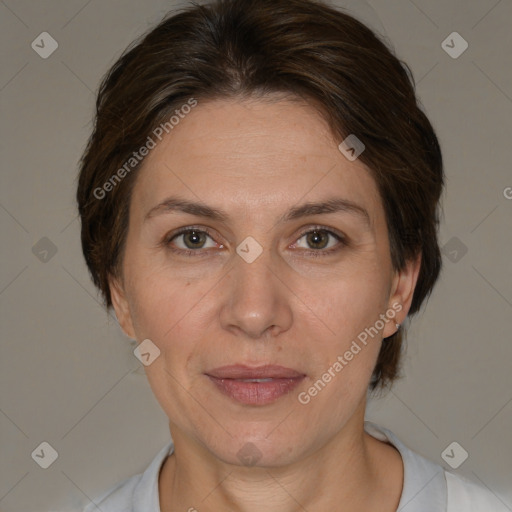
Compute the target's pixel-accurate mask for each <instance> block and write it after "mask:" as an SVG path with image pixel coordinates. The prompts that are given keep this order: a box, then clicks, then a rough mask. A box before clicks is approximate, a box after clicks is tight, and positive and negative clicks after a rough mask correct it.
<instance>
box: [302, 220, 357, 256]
mask: <svg viewBox="0 0 512 512" xmlns="http://www.w3.org/2000/svg"><path fill="white" fill-rule="evenodd" d="M302 239H304V240H305V246H304V245H302V246H301V244H300V240H302ZM294 245H295V246H296V247H299V248H302V249H305V251H306V252H307V253H308V254H310V255H312V256H328V255H329V254H332V253H334V252H337V251H338V250H340V249H342V248H343V246H346V245H348V244H347V242H346V240H345V237H344V236H342V235H341V234H337V233H334V232H333V231H331V230H329V229H325V228H320V227H317V228H314V229H311V230H309V231H306V232H304V233H302V235H301V236H300V238H299V239H298V241H297V242H296V243H295V244H294ZM311 249H312V250H311Z"/></svg>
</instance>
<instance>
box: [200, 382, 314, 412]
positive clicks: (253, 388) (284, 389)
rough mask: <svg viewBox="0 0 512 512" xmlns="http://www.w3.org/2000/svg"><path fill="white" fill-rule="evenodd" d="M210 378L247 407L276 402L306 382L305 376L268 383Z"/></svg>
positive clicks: (226, 393) (221, 389)
mask: <svg viewBox="0 0 512 512" xmlns="http://www.w3.org/2000/svg"><path fill="white" fill-rule="evenodd" d="M208 377H209V379H210V380H211V381H212V382H213V383H214V384H215V385H216V386H217V388H218V389H219V390H220V391H221V392H222V393H224V394H225V395H227V396H229V397H230V398H232V399H233V400H236V401H237V402H240V403H242V404H246V405H266V404H270V403H272V402H275V401H276V400H278V399H279V398H281V397H282V396H284V395H287V394H288V393H290V392H291V391H292V390H293V389H295V388H296V387H297V386H298V385H299V384H300V383H301V382H302V381H303V380H304V376H303V377H295V378H293V379H272V380H271V381H268V382H243V381H241V380H236V379H219V378H217V377H212V376H211V375H208Z"/></svg>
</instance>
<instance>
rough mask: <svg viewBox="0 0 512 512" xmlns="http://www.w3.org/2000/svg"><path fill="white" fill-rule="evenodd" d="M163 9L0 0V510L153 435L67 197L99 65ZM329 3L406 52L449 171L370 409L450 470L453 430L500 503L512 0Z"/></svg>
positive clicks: (154, 427) (86, 474) (86, 487)
mask: <svg viewBox="0 0 512 512" xmlns="http://www.w3.org/2000/svg"><path fill="white" fill-rule="evenodd" d="M174 5H176V4H175V3H174V2H170V1H168V2H164V1H158V0H145V1H134V0H130V1H117V0H116V1H114V0H112V1H103V2H100V1H99V0H91V1H87V0H66V1H63V0H62V1H57V0H45V1H37V2H34V1H29V0H1V1H0V15H1V30H0V37H1V40H2V44H1V45H0V52H1V54H2V67H1V69H2V75H1V79H0V91H1V92H0V99H1V108H2V123H1V134H0V140H1V144H2V175H1V176H2V187H1V197H0V222H1V229H2V242H3V243H2V261H3V262H4V263H3V265H2V269H1V274H0V300H1V320H2V356H1V363H0V364H1V367H0V390H1V391H0V393H1V402H0V440H1V461H0V510H2V511H4V512H15V511H24V512H29V511H43V510H44V511H48V510H53V511H54V510H75V509H76V510H79V509H80V507H82V506H84V505H85V504H86V503H88V497H93V496H94V495H97V494H98V493H100V492H101V491H103V490H105V489H106V488H108V487H110V486H112V485H114V484H115V483H117V482H119V481H120V480H121V479H123V478H126V477H128V476H130V475H133V474H135V473H138V472H141V471H142V470H143V469H145V467H146V466H147V464H148V463H149V462H150V460H151V459H152V458H153V457H154V455H155V454H156V452H157V451H158V450H159V449H160V448H161V447H162V446H163V445H164V444H165V443H166V442H167V441H168V437H169V431H168V425H167V417H166V416H165V414H164V413H163V411H161V409H160V406H159V405H158V403H157V402H156V399H155V398H154V397H153V394H152V392H151V389H150V388H149V385H148V383H147V381H146V378H145V376H144V372H143V369H142V364H141V363H139V361H138V360H137V359H136V358H135V356H134V355H133V349H134V347H135V345H134V342H131V341H130V340H128V339H126V338H125V337H124V335H123V334H122V333H121V331H120V329H119V327H118V325H117V322H116V320H115V318H114V317H113V316H111V317H109V316H107V315H106V313H105V312H104V310H102V308H101V304H100V302H99V299H98V296H97V294H96V291H95V289H94V287H93V285H92V283H91V282H90V280H89V277H88V274H87V270H86V267H85V263H84V261H83V257H82V254H81V251H80V242H79V222H78V220H77V218H76V216H77V212H76V209H75V204H74V194H75V187H76V176H77V161H78V159H79V157H80V155H81V152H82V150H83V148H84V145H85V142H86V140H87V137H88V135H89V133H90V130H91V120H92V114H93V101H94V91H95V90H96V89H97V87H98V84H99V81H100V78H101V77H102V75H103V74H104V73H105V72H106V71H107V69H108V68H109V67H110V66H111V65H112V64H113V63H114V61H115V60H116V59H117V58H118V57H119V55H120V54H121V52H122V51H123V50H124V48H125V47H126V46H127V45H128V44H129V43H130V42H131V41H132V40H133V39H134V38H135V37H137V36H138V35H140V34H141V33H142V32H144V31H146V30H147V29H148V28H149V27H150V26H151V25H152V24H153V23H155V22H157V21H159V20H160V18H161V17H162V16H163V15H164V14H165V12H166V11H167V10H169V9H170V8H172V7H173V6H174ZM338 5H340V6H348V7H349V8H350V9H351V10H352V13H354V14H355V15H357V16H358V17H360V18H361V19H362V20H363V21H366V22H367V23H368V24H369V25H370V26H372V27H373V28H374V29H376V30H378V31H379V32H380V33H381V34H385V35H387V37H388V38H389V40H390V42H391V44H392V45H393V46H394V48H395V49H396V52H397V54H398V56H399V58H401V59H403V60H405V61H406V62H407V63H408V64H409V65H410V67H411V69H412V71H413V74H414V77H415V78H416V81H417V84H418V95H419V97H420V99H421V101H422V103H423V105H424V108H425V110H426V112H427V114H428V115H429V117H430V119H431V120H432V123H433V125H434V127H435V129H436V130H437V133H438V136H439V139H440V142H441V145H442V149H443V152H444V158H445V164H446V173H447V191H446V193H445V195H444V216H443V222H442V227H441V231H440V241H441V244H442V245H443V247H444V253H445V255H444V256H443V259H444V265H445V268H444V271H443V274H442V277H441V280H440V282H439V283H438V285H437V287H436V289H435V291H434V293H433V295H432V297H431V299H430V301H429V302H428V305H427V307H426V308H424V311H423V312H422V313H421V314H420V315H419V316H418V317H416V319H414V321H413V322H412V325H411V328H410V333H409V342H408V352H407V356H406V360H405V374H406V377H405V378H404V379H403V380H402V381H400V382H398V383H397V384H396V386H395V387H394V389H393V391H391V392H390V393H388V394H387V395H386V396H385V397H383V398H381V399H380V400H376V401H373V402H372V403H371V404H370V406H369V409H368V419H370V420H372V421H375V422H377V423H380V424H382V425H384V426H386V427H388V428H390V429H392V430H393V431H394V432H395V433H396V434H397V435H398V436H399V437H400V438H401V439H402V440H403V441H404V442H405V443H406V444H407V445H408V446H409V447H411V448H412V449H414V450H416V451H417V452H419V453H421V454H423V455H425V456H427V457H429V458H430V459H432V460H434V461H435V462H437V463H440V464H442V465H444V466H445V467H447V468H448V467H449V466H448V465H447V463H446V462H445V460H443V458H442V457H441V453H442V452H443V450H444V449H445V448H446V447H447V446H448V445H449V444H450V443H452V442H453V441H457V442H458V443H459V444H460V445H461V446H462V447H463V448H464V449H465V450H466V451H467V452H468V453H469V457H468V459H467V460H466V461H465V462H464V463H463V464H462V465H461V466H460V467H459V468H458V469H457V470H456V472H459V473H461V474H465V475H468V476H470V477H472V478H474V479H477V480H479V481H481V483H482V484H483V485H486V486H487V487H488V488H490V489H491V490H492V492H494V493H495V494H496V496H497V497H498V498H499V499H500V500H501V501H502V502H503V503H504V504H505V505H506V506H507V507H508V508H509V509H510V510H512V490H511V489H510V487H511V486H510V482H511V481H512V442H511V436H510V432H512V405H511V401H512V385H511V384H512V379H511V374H510V361H511V359H512V344H511V343H510V341H511V338H512V334H511V333H512V322H511V317H512V315H511V313H512V263H511V257H510V255H511V254H512V229H511V226H512V222H511V221H512V199H511V197H512V189H510V188H507V187H512V172H511V162H512V150H511V148H512V143H511V141H510V136H511V134H512V122H511V119H512V80H511V78H512V67H511V65H510V55H511V53H512V37H511V32H512V31H511V25H512V2H510V1H509V0H501V1H496V0H472V1H467V0H435V1H431V0H429V1H426V0H414V1H412V0H396V1H395V0H393V1H384V0H371V1H370V2H368V3H363V2H356V1H353V2H341V1H340V2H338ZM43 31H47V32H49V33H50V34H51V36H52V37H53V38H54V39H55V40H56V41H57V42H58V45H59V46H58V49H57V50H56V51H55V52H54V53H53V54H52V55H51V56H49V57H48V58H47V59H43V58H41V57H40V56H39V55H38V54H37V53H36V52H35V51H34V50H33V49H32V47H31V43H32V41H34V40H35V39H36V38H37V37H38V36H39V34H40V33H42V32H43ZM454 31H456V32H458V33H459V34H460V35H461V36H462V37H463V38H464V39H465V40H466V41H467V42H468V44H469V47H468V49H467V50H466V51H465V52H464V53H462V54H461V55H460V56H459V57H458V58H455V59H454V58H452V57H451V56H450V55H448V53H447V52H446V51H445V50H444V49H443V47H442V46H441V43H442V42H443V41H444V40H445V39H446V38H447V37H448V35H449V34H451V33H452V32H454ZM449 44H452V43H449ZM454 44H455V43H454ZM457 44H458V43H457ZM457 48H458V46H456V49H457ZM507 196H508V198H507ZM44 237H46V238H47V239H48V240H46V239H44ZM41 239H43V240H42V241H41ZM34 246H35V247H34ZM466 249H467V252H466V253H465V252H464V251H465V250H466ZM55 250H56V253H55V254H53V252H55ZM44 251H47V252H46V253H45V252H44ZM52 251H53V252H52ZM43 441H46V442H48V443H49V444H50V445H51V446H52V447H53V448H54V449H55V450H56V451H57V452H58V458H57V459H56V460H55V462H54V463H53V464H52V465H51V466H50V467H49V468H48V469H42V468H41V467H39V465H38V464H36V462H35V460H34V459H33V458H32V456H31V454H32V452H33V451H34V450H35V449H36V448H37V447H38V446H39V445H40V443H41V442H43ZM456 455H457V454H456ZM457 456H458V455H457Z"/></svg>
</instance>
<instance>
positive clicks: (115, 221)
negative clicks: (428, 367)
mask: <svg viewBox="0 0 512 512" xmlns="http://www.w3.org/2000/svg"><path fill="white" fill-rule="evenodd" d="M443 183H444V176H443V166H442V156H441V151H440V148H439V144H438V141H437V138H436V135H435V133H434V131H433V128H432V126H431V124H430V122H429V121H428V119H427V118H426V116H425V114H424V113H423V112H422V110H421V109H420V108H419V105H418V101H417V99H416V97H415V92H414V87H413V84H412V79H411V77H410V73H409V72H408V68H407V66H406V65H405V64H403V63H402V62H401V61H399V60H398V59H397V58H396V57H395V56H394V55H393V54H392V52H391V51H390V50H389V49H388V48H387V47H386V46H385V45H384V44H383V43H382V42H381V41H380V40H379V39H378V38H377V37H376V36H375V34H374V33H373V32H372V31H370V30H369V29H368V28H367V27H365V26H364V25H363V24H361V23H360V22H358V21H357V20H355V19H354V18H352V17H350V16H348V15H347V14H344V13H342V12H340V11H337V10H335V9H333V8H330V7H328V6H327V5H324V4H322V3H320V2H312V1H309V0H291V1H288V0H287V1H284V0H283V1H281V0H280V1H276V0H246V1H242V0H227V1H217V2H214V3H211V4H207V5H204V6H193V7H191V8H189V9H186V10H184V11H183V12H181V13H178V14H174V15H172V16H170V17H168V18H167V19H166V20H164V21H163V22H162V23H161V24H160V25H159V26H157V27H156V28H154V29H153V30H151V32H149V33H148V34H147V35H146V36H145V37H144V38H143V39H142V40H141V41H140V42H139V43H138V44H136V45H135V46H133V47H132V48H131V49H130V50H129V51H127V52H126V53H125V54H124V55H123V56H122V57H121V58H120V59H119V61H118V62H117V63H116V64H115V65H114V66H113V68H112V69H111V70H110V72H109V73H108V75H107V76H106V78H105V79H104V81H103V83H102V85H101V88H100V92H99V95H98V101H97V115H96V123H95V128H94V132H93V134H92V136H91V139H90V141H89V144H88V147H87V149H86V151H85V153H84V156H83V159H82V162H81V172H80V178H79V185H78V192H77V199H78V204H79V211H80V215H81V220H82V245H83V253H84V256H85V259H86V262H87V265H88V267H89V269H90V272H91V275H92V278H93V280H94V282H95V284H96V285H97V286H98V288H99V289H100V290H101V292H102V293H103V296H104V298H105V304H106V306H107V308H111V307H113V308H114V310H115V313H116V316H117V318H118V320H119V323H120V325H121V327H122V329H123V331H124V332H125V334H126V335H127V336H129V337H131V338H133V339H136V340H137V341H138V342H139V343H140V345H139V347H138V356H139V357H140V359H141V361H142V362H143V363H144V367H145V370H146V374H147V377H148V379H149V382H150V385H151V388H152V389H153V392H154V393H155V396H156V398H157V399H158V401H159V403H160V404H161V406H162V408H163V410H164V411H165V413H166V414H167V416H168V418H169V428H170V433H171V436H172V442H170V443H169V444H168V445H167V446H165V447H163V449H162V450H161V452H160V453H159V454H158V455H157V456H156V457H155V459H154V460H153V462H152V463H151V464H150V466H149V467H148V468H147V470H146V471H145V472H144V473H143V474H141V475H136V476H134V477H132V478H130V479H127V480H125V481H123V482H121V483H120V484H119V485H118V486H116V487H115V488H114V489H110V490H108V491H107V492H106V493H105V494H104V495H103V496H100V497H98V498H97V499H96V500H95V503H96V504H97V505H98V507H99V508H100V510H102V511H104V512H107V511H121V510H123V511H124V510H133V511H150V512H156V511H158V510H161V511H162V512H163V511H173V512H174V511H182V510H183V511H185V510H188V511H195V510H198V511H200V512H202V511H219V510H234V511H235V510H236V511H253V510H254V511H261V510H265V511H280V512H283V511H285V512H287V511H295V510H307V511H310V512H313V511H325V510H343V511H359V512H366V511H375V510H378V511H380V512H392V511H396V510H401V511H402V510H403V511H411V512H412V511H414V512H419V511H428V512H438V511H439V512H440V511H446V510H448V511H454V510H457V511H463V510H464V511H465V510H468V511H469V510H470V511H482V512H483V511H485V512H488V511H490V510H499V509H498V506H499V503H497V502H496V500H495V499H494V497H492V496H491V495H489V494H488V493H487V492H486V491H484V490H483V489H481V488H479V487H477V486H476V485H475V484H472V483H470V482H469V481H467V480H464V479H462V478H461V477H458V476H455V475H453V474H451V473H447V472H445V471H444V470H443V468H442V467H440V466H438V465H436V464H434V463H432V462H430V461H427V460H426V459H424V458H423V457H421V456H419V455H418V454H415V453H414V452H412V451H410V450H409V449H408V448H406V447H405V446H404V445H403V444H402V443H401V442H400V441H399V440H398V439H397V438H396V437H395V436H394V435H393V434H392V433H391V432H390V431H388V430H386V429H383V428H381V427H378V426H377V425H372V424H369V423H365V422H364V413H365V406H366V397H367V391H368V390H377V389H385V388H386V387H389V386H390V385H391V383H392V382H393V380H394V379H395V378H396V376H397V372H398V367H399V362H400V361H399V359H400V351H401V344H402V337H403V329H402V328H401V327H400V326H401V324H402V323H403V322H404V320H405V319H406V317H407V316H411V315H413V314H414V313H416V312H417V311H418V310H419V308H420V306H421V305H422V303H423V302H424V301H425V300H426V299H427V297H428V296H429V294H430V293H431V291H432V289H433V287H434V284H435V282H436V280H437V278H438V275H439V272H440V267H441V257H440V251H439V247H438V242H437V226H438V223H439V220H438V207H439V198H440V195H441V192H442V189H443ZM493 500H494V501H493ZM94 509H95V507H94V504H91V506H90V508H88V509H86V510H94Z"/></svg>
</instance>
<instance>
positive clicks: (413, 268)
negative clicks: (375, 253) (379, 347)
mask: <svg viewBox="0 0 512 512" xmlns="http://www.w3.org/2000/svg"><path fill="white" fill-rule="evenodd" d="M420 268H421V252H420V253H418V255H417V256H416V258H415V259H413V260H409V261H407V263H406V265H405V267H404V268H403V269H402V270H401V271H400V272H399V273H397V274H396V275H395V277H394V279H393V287H392V290H393V291H392V294H391V296H390V298H389V302H388V307H389V308H392V309H394V310H395V311H399V313H398V314H397V315H396V317H395V319H394V320H393V322H390V323H388V324H387V325H386V328H385V330H384V337H388V336H391V335H392V334H394V333H395V332H396V328H395V323H398V324H402V323H403V322H404V320H405V318H406V317H407V313H408V312H409V309H410V308H411V303H412V299H413V296H414V290H415V289H416V283H417V282H418V276H419V273H420ZM398 305H400V309H399V306H398ZM388 330H389V332H387V331H388Z"/></svg>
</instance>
